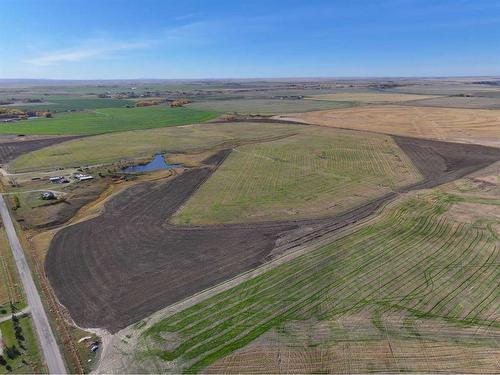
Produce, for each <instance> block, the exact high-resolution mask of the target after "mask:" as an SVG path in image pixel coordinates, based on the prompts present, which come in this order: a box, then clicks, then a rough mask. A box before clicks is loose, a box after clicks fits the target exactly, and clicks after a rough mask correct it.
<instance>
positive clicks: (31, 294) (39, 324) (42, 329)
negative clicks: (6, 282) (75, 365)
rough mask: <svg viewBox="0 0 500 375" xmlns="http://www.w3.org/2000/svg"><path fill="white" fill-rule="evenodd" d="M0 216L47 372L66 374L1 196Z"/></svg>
mask: <svg viewBox="0 0 500 375" xmlns="http://www.w3.org/2000/svg"><path fill="white" fill-rule="evenodd" d="M0 215H1V216H2V221H3V223H4V226H5V231H6V232H7V237H8V239H9V244H10V247H11V249H12V253H13V255H14V259H15V261H16V266H17V269H18V272H19V276H20V278H21V281H22V283H23V288H24V292H25V294H26V300H27V302H28V306H29V308H30V310H31V316H32V319H33V324H34V327H35V331H36V333H37V336H38V340H39V342H40V346H41V349H42V352H43V355H44V357H45V362H46V364H47V367H48V369H49V372H50V373H51V374H64V373H66V368H65V366H64V361H63V357H62V355H61V352H60V350H59V346H58V345H57V342H56V339H55V337H54V333H53V332H52V329H51V327H50V324H49V320H48V318H47V314H46V313H45V310H44V308H43V304H42V300H41V299H40V295H39V294H38V290H37V288H36V286H35V282H34V280H33V277H32V276H31V271H30V268H29V266H28V262H27V261H26V258H25V256H24V251H23V249H22V247H21V243H20V242H19V238H18V237H17V233H16V230H15V228H14V225H13V224H12V219H11V217H10V213H9V209H8V208H7V205H6V204H5V200H4V199H3V196H2V195H0Z"/></svg>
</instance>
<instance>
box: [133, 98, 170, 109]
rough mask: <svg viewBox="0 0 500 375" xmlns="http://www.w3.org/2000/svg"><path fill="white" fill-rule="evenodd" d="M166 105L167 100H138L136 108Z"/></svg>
mask: <svg viewBox="0 0 500 375" xmlns="http://www.w3.org/2000/svg"><path fill="white" fill-rule="evenodd" d="M162 103H165V99H145V100H138V101H137V103H135V106H136V107H149V106H152V105H158V104H162Z"/></svg>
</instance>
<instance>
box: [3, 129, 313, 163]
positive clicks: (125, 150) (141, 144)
mask: <svg viewBox="0 0 500 375" xmlns="http://www.w3.org/2000/svg"><path fill="white" fill-rule="evenodd" d="M301 129H307V126H296V125H284V124H271V123H265V122H264V123H245V122H239V123H227V124H204V125H201V124H199V125H187V126H177V127H169V128H162V129H148V130H136V131H128V132H120V133H110V134H103V135H96V136H93V137H85V138H81V139H78V140H74V141H69V142H65V143H61V144H58V145H55V146H52V147H47V148H44V149H41V150H38V151H35V152H31V153H29V154H26V155H22V156H20V157H19V158H17V159H16V160H14V161H13V162H12V163H11V164H10V165H9V168H10V169H11V170H12V171H16V172H20V171H27V170H39V169H43V168H55V167H71V166H81V165H92V164H102V163H113V162H116V161H119V160H123V159H126V160H133V159H139V158H146V157H151V156H152V155H153V154H155V153H158V152H168V153H176V152H181V153H182V152H199V151H204V150H207V149H211V148H216V147H223V146H224V145H227V146H228V147H232V146H235V145H237V144H239V143H242V142H243V143H244V142H255V141H259V140H264V139H274V138H277V137H278V138H279V137H286V136H290V135H293V134H296V133H297V132H299V131H301ZM0 150H1V149H0Z"/></svg>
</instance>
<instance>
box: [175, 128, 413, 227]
mask: <svg viewBox="0 0 500 375" xmlns="http://www.w3.org/2000/svg"><path fill="white" fill-rule="evenodd" d="M420 179H421V176H420V173H419V172H418V171H417V170H416V168H415V167H414V166H413V164H412V162H411V161H410V160H409V159H408V158H407V156H406V155H405V154H404V153H403V152H402V151H401V150H400V149H399V147H398V146H397V145H396V144H395V143H394V141H393V140H392V138H391V137H389V136H384V135H376V134H362V133H356V132H351V131H344V130H338V129H336V130H335V131H330V129H325V128H319V127H311V128H308V129H307V130H306V131H303V132H302V133H300V134H297V135H296V136H293V137H289V138H285V139H282V140H276V141H273V142H265V143H261V144H252V145H244V146H241V147H237V148H235V149H234V151H233V152H232V154H231V155H230V156H229V157H228V159H227V160H226V161H225V162H224V164H222V165H221V166H220V167H219V168H218V170H217V171H216V172H215V174H214V175H213V176H212V177H211V178H210V179H209V180H208V181H207V182H206V183H205V184H203V186H202V187H201V188H200V189H199V190H198V192H197V193H196V194H195V195H194V196H193V197H191V199H190V200H189V201H188V203H187V204H186V206H185V207H184V208H183V210H182V211H181V212H180V213H179V214H178V215H177V217H176V218H175V222H176V223H178V224H213V223H232V222H248V221H262V220H280V219H302V218H310V217H321V216H327V215H331V214H336V213H339V212H342V211H345V210H347V209H349V208H351V207H353V206H356V205H358V204H360V203H362V202H365V201H367V200H370V199H373V198H376V197H378V196H381V195H383V194H385V193H388V192H389V191H391V190H393V189H394V188H397V187H401V186H406V185H409V184H412V183H415V182H418V181H419V180H420Z"/></svg>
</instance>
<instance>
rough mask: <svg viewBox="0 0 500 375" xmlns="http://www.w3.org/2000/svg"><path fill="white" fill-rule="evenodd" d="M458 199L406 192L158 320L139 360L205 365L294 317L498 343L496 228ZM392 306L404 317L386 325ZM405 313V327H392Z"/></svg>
mask: <svg viewBox="0 0 500 375" xmlns="http://www.w3.org/2000/svg"><path fill="white" fill-rule="evenodd" d="M454 201H455V198H454V196H453V195H449V194H446V193H442V192H439V191H434V192H431V193H423V194H422V193H421V194H419V195H418V196H417V197H407V198H406V199H404V201H403V202H402V203H401V204H398V205H396V207H393V208H391V209H386V210H385V211H384V212H383V213H382V214H381V216H380V218H379V219H378V220H377V221H376V222H375V223H371V224H368V225H366V226H364V227H363V228H362V229H360V230H358V231H357V232H355V233H353V234H351V235H348V236H346V237H344V238H341V239H339V240H336V241H333V242H332V243H331V244H329V245H327V246H324V247H322V248H320V249H318V250H315V251H312V252H310V253H308V254H305V255H302V256H300V257H299V258H296V259H294V260H292V261H290V262H288V263H286V264H283V265H281V266H278V267H277V268H275V269H273V270H272V271H269V272H267V273H265V274H263V275H261V276H258V277H256V278H254V279H252V280H249V281H246V282H244V283H242V284H240V285H239V286H237V287H235V288H233V289H230V290H228V291H226V292H223V293H221V294H219V295H217V296H215V297H212V298H209V299H207V300H205V301H203V302H201V303H199V304H197V305H195V306H193V307H191V308H188V309H186V310H184V311H182V312H179V313H177V314H175V315H173V316H171V317H169V318H167V319H165V320H163V321H160V322H159V323H156V324H154V325H153V326H152V327H150V328H148V329H147V330H146V331H145V332H144V333H143V334H142V338H141V339H140V341H139V343H138V344H137V345H136V350H137V353H136V354H137V358H136V360H137V361H139V362H141V361H142V362H148V361H152V362H153V363H155V364H156V365H157V366H159V369H162V370H165V369H169V370H170V371H173V372H176V371H183V372H198V371H200V370H202V369H204V368H206V367H207V366H210V365H211V364H213V363H215V362H216V361H218V360H220V359H221V358H224V357H225V356H227V355H229V354H230V353H233V352H235V351H237V350H239V349H241V348H244V347H245V346H246V345H248V344H249V343H251V342H253V341H254V340H255V339H257V338H258V337H260V336H261V335H263V334H264V333H266V332H270V331H271V330H273V332H274V331H275V332H278V333H279V334H280V335H282V336H283V337H282V339H281V341H278V342H284V343H286V342H287V340H286V338H287V331H288V330H289V327H290V324H295V325H299V328H300V325H301V324H304V322H307V321H311V319H312V320H313V321H316V322H325V324H326V323H328V322H330V323H332V324H333V325H335V322H337V321H338V320H339V319H341V318H342V317H346V316H354V315H358V314H368V316H371V317H372V321H373V326H372V327H371V329H372V330H374V332H375V333H373V334H372V336H373V335H374V336H373V337H368V338H370V339H371V340H386V339H387V337H388V336H390V337H393V338H395V339H396V338H398V339H404V340H403V342H405V340H410V341H411V340H417V341H418V340H420V341H425V340H429V341H434V342H436V341H437V342H441V343H446V342H449V341H453V342H455V343H457V344H458V345H459V346H463V347H465V348H467V347H469V346H471V345H472V346H479V347H483V348H489V349H495V350H498V343H497V342H496V341H495V337H496V335H498V333H499V330H500V322H499V321H498V317H497V316H496V314H495V312H496V311H497V309H498V308H500V306H499V305H498V300H496V298H495V290H496V288H497V287H498V283H497V281H498V277H499V276H500V274H499V270H498V267H496V264H497V263H498V260H499V255H500V246H499V243H498V237H497V235H498V233H497V234H495V233H492V232H491V227H488V226H487V225H485V224H483V223H480V222H476V223H471V224H469V223H464V222H459V221H456V220H454V219H453V218H450V217H449V216H447V215H446V212H447V211H448V210H449V209H450V207H451V206H452V205H453V203H454ZM389 313H390V314H395V315H396V316H397V317H398V319H396V321H392V320H391V321H389V322H385V321H384V320H383V316H384V314H389ZM405 317H406V318H405ZM403 318H404V319H403ZM380 319H382V320H380ZM405 319H407V320H405ZM400 320H403V322H402V323H398V324H399V325H402V328H403V329H391V327H390V325H391V324H393V325H395V324H396V323H397V322H398V321H400ZM416 321H419V322H420V321H424V322H427V323H429V322H431V323H433V324H435V325H437V326H439V325H442V327H443V328H442V330H447V331H452V333H453V332H455V333H454V334H452V336H453V337H452V338H450V333H449V334H448V335H445V336H443V335H440V332H442V331H440V330H438V331H436V332H433V331H432V330H431V329H429V330H426V329H419V325H418V324H417V325H416V326H415V324H414V323H415V322H416ZM427 323H426V324H427ZM452 327H458V328H457V329H452ZM469 327H470V328H471V330H472V331H475V332H476V334H472V333H471V332H469V331H471V330H469V329H468V328H469ZM340 328H341V327H340ZM369 333H370V332H369ZM304 334H306V333H305V332H304ZM348 335H349V332H348V331H346V330H345V329H343V330H342V329H337V330H335V329H333V328H332V329H331V330H330V331H329V334H328V337H329V339H328V340H324V341H322V340H319V342H317V343H315V344H314V345H313V347H314V346H318V345H319V346H323V347H331V346H335V345H341V343H342V342H345V341H346V340H347V341H355V340H353V339H352V338H351V339H350V340H349V337H348ZM280 337H281V336H280ZM289 339H290V337H289ZM292 339H293V338H292ZM292 341H293V340H292ZM361 341H363V340H361ZM167 348H168V349H167ZM254 360H255V361H256V362H257V364H256V366H257V367H258V361H259V359H258V358H255V359H254ZM408 360H409V362H408V363H407V364H408V365H411V360H412V358H411V357H410V358H408ZM216 369H217V370H219V371H221V372H224V371H227V370H228V369H230V367H224V366H222V367H216ZM238 369H239V370H242V368H241V367H237V368H236V371H237V370H238ZM434 370H436V369H434ZM265 371H266V368H264V369H263V372H265Z"/></svg>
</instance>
